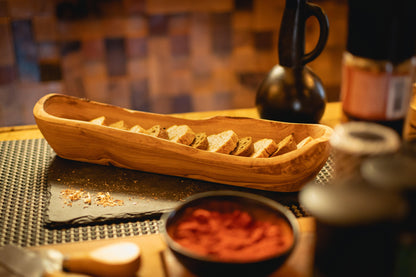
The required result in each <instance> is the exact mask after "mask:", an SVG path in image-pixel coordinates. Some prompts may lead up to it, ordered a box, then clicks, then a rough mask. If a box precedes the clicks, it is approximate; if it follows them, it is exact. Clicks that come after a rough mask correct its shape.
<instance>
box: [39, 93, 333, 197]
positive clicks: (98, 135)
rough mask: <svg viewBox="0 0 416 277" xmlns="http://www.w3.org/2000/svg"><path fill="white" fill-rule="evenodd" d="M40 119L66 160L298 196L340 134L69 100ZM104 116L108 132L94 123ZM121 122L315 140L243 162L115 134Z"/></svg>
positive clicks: (51, 100)
mask: <svg viewBox="0 0 416 277" xmlns="http://www.w3.org/2000/svg"><path fill="white" fill-rule="evenodd" d="M33 113H34V116H35V119H36V123H37V125H38V127H39V129H40V131H41V132H42V134H43V136H44V137H45V139H46V140H47V142H48V143H49V145H50V146H51V147H52V148H53V150H54V151H55V152H56V154H57V155H58V156H60V157H62V158H65V159H70V160H76V161H82V162H88V163H95V164H101V165H113V166H117V167H122V168H128V169H134V170H141V171H146V172H153V173H159V174H166V175H173V176H181V177H187V178H193V179H199V180H205V181H211V182H217V183H222V184H228V185H234V186H241V187H247V188H255V189H261V190H269V191H280V192H291V191H298V190H300V189H301V187H302V185H303V184H305V183H306V182H308V181H310V180H311V179H313V178H314V177H315V176H316V175H317V174H318V172H319V171H320V170H321V168H322V167H323V165H324V164H325V162H326V161H327V159H328V156H329V153H330V145H329V138H330V136H331V134H332V129H331V128H330V127H327V126H324V125H320V124H297V123H284V122H276V121H269V120H261V119H253V118H241V117H238V118H237V117H224V116H216V117H212V118H207V119H200V120H191V119H183V118H180V117H177V116H170V115H163V114H155V113H148V112H141V111H134V110H129V109H125V108H121V107H116V106H112V105H109V104H104V103H99V102H94V101H89V100H86V99H81V98H76V97H72V96H66V95H61V94H48V95H46V96H44V97H42V98H41V99H40V100H39V101H38V102H37V103H36V105H35V107H34V110H33ZM102 116H104V117H105V121H106V123H105V124H104V125H102V124H97V123H93V122H90V121H91V120H93V119H97V118H99V117H102ZM120 121H122V123H123V124H124V126H127V127H128V128H131V127H133V126H136V125H139V126H141V127H142V128H143V129H150V128H152V127H153V126H155V125H160V126H161V127H162V128H166V129H167V128H169V127H170V126H173V125H178V126H179V125H187V126H189V127H190V128H191V129H192V131H194V132H195V133H200V132H205V133H206V134H207V135H208V136H209V135H213V134H218V133H221V132H223V131H227V130H232V131H234V132H235V133H236V134H237V135H238V137H239V138H243V137H247V136H250V137H252V138H253V141H257V140H261V139H264V138H268V139H273V140H275V141H276V143H278V142H279V141H281V140H283V139H284V138H285V137H286V136H288V135H290V134H293V136H294V139H295V141H296V142H298V143H299V142H301V141H302V140H303V139H305V138H308V137H311V138H312V140H311V141H310V142H308V143H307V144H305V145H304V146H302V147H300V148H298V149H296V150H293V151H291V152H288V153H285V154H282V155H278V156H274V157H269V158H254V157H242V156H234V155H230V154H222V153H216V152H210V151H207V150H200V149H197V148H193V147H191V146H187V145H184V144H180V143H177V142H173V141H170V140H168V139H165V138H158V137H155V136H152V135H149V134H145V133H139V132H133V131H130V130H129V129H123V128H116V127H110V125H113V126H116V125H119V124H114V123H116V122H120Z"/></svg>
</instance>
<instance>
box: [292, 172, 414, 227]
mask: <svg viewBox="0 0 416 277" xmlns="http://www.w3.org/2000/svg"><path fill="white" fill-rule="evenodd" d="M337 182H339V181H337ZM348 183H349V184H343V185H339V184H334V183H332V184H328V185H327V186H322V185H319V184H315V183H310V184H308V185H306V186H305V187H304V188H303V189H302V190H301V192H300V194H299V201H300V204H301V205H302V206H303V207H304V208H305V209H306V210H307V211H308V212H309V213H310V214H311V215H312V216H314V217H315V218H316V219H317V220H319V221H321V222H326V223H329V224H331V225H337V226H357V225H366V224H372V223H377V222H395V221H398V220H400V219H402V218H403V217H404V216H405V215H406V212H407V203H406V201H405V200H404V199H403V198H402V196H401V195H400V194H395V193H391V192H388V191H385V190H380V189H375V188H372V187H369V186H367V185H365V184H362V183H360V181H359V180H358V179H356V180H353V179H348Z"/></svg>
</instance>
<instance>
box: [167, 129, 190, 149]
mask: <svg viewBox="0 0 416 277" xmlns="http://www.w3.org/2000/svg"><path fill="white" fill-rule="evenodd" d="M166 131H167V133H168V137H169V140H170V141H173V142H177V143H181V144H185V145H190V144H191V143H192V142H193V141H194V139H195V133H194V132H193V131H192V129H191V128H190V127H189V126H188V125H180V126H177V125H173V126H171V127H169V128H168V129H167V130H166Z"/></svg>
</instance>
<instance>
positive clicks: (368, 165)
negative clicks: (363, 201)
mask: <svg viewBox="0 0 416 277" xmlns="http://www.w3.org/2000/svg"><path fill="white" fill-rule="evenodd" d="M361 175H362V176H363V178H364V179H365V180H367V181H368V182H369V183H370V184H372V185H375V186H377V187H380V188H384V189H388V190H397V191H402V190H405V191H407V190H413V191H416V178H415V177H416V158H411V157H410V156H405V155H403V154H396V155H383V156H377V157H371V158H368V159H367V160H365V161H364V162H363V163H362V164H361Z"/></svg>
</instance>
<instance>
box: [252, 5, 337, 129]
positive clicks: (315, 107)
mask: <svg viewBox="0 0 416 277" xmlns="http://www.w3.org/2000/svg"><path fill="white" fill-rule="evenodd" d="M311 16H314V17H316V19H317V20H318V22H319V28H320V34H319V39H318V42H317V44H316V46H315V48H314V49H313V50H312V51H311V52H309V53H306V54H305V23H306V20H307V19H308V18H309V17H311ZM328 31H329V23H328V18H327V16H326V15H325V13H324V12H323V10H322V9H321V8H320V7H319V6H317V5H315V4H311V3H308V2H307V0H286V6H285V9H284V12H283V18H282V23H281V26H280V34H279V45H278V55H279V62H280V64H278V65H276V66H274V67H273V68H272V70H271V71H270V72H269V73H268V75H267V76H266V78H265V79H264V80H263V81H262V83H261V84H260V86H259V88H258V90H257V94H256V107H257V110H258V112H259V115H260V117H261V118H264V119H270V120H277V121H286V122H296V123H318V122H319V120H320V119H321V117H322V115H323V113H324V111H325V105H326V94H325V90H324V88H323V85H322V82H321V80H320V79H319V77H318V76H317V75H316V74H315V73H313V72H312V70H311V69H310V68H308V67H307V66H306V64H307V63H309V62H311V61H312V60H314V59H315V58H316V57H317V56H318V55H319V54H320V53H321V52H322V50H323V49H324V47H325V44H326V41H327V39H328Z"/></svg>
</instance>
